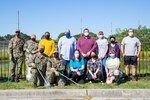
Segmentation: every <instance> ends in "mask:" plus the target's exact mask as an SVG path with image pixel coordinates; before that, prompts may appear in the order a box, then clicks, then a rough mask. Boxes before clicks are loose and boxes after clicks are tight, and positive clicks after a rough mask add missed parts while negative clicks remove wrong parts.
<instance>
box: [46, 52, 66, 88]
mask: <svg viewBox="0 0 150 100" xmlns="http://www.w3.org/2000/svg"><path fill="white" fill-rule="evenodd" d="M53 56H54V58H51V59H50V62H51V66H48V67H47V71H46V76H47V79H48V81H49V83H50V85H54V84H55V83H56V84H58V85H61V86H64V85H65V79H64V77H62V76H61V75H60V74H59V72H60V73H63V70H64V68H65V67H64V64H63V61H62V60H60V59H59V53H58V52H56V51H55V52H54V54H53Z"/></svg>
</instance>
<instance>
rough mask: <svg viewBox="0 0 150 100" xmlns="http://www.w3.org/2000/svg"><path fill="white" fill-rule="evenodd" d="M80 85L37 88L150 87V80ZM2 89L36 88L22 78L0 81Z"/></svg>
mask: <svg viewBox="0 0 150 100" xmlns="http://www.w3.org/2000/svg"><path fill="white" fill-rule="evenodd" d="M82 86H83V87H79V86H77V85H74V84H71V85H66V86H54V87H46V86H43V87H38V88H37V89H150V80H139V81H137V82H132V81H128V82H125V83H121V84H120V85H119V86H116V85H115V84H106V83H104V84H102V83H85V84H83V85H82ZM0 89H1V90H6V89H34V88H33V83H32V82H28V81H26V80H24V79H22V80H21V81H20V82H19V83H15V82H0Z"/></svg>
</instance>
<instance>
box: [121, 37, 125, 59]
mask: <svg viewBox="0 0 150 100" xmlns="http://www.w3.org/2000/svg"><path fill="white" fill-rule="evenodd" d="M124 50H125V39H123V40H122V42H121V53H122V56H123V57H124V56H125V54H124Z"/></svg>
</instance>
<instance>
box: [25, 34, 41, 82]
mask: <svg viewBox="0 0 150 100" xmlns="http://www.w3.org/2000/svg"><path fill="white" fill-rule="evenodd" d="M24 51H25V52H26V53H25V57H26V58H25V64H26V79H27V80H28V81H31V80H32V76H31V73H30V71H31V67H30V66H29V62H30V60H31V57H32V56H33V55H34V54H36V53H37V52H38V42H37V41H36V35H35V34H33V35H31V39H30V40H28V41H26V43H25V44H24Z"/></svg>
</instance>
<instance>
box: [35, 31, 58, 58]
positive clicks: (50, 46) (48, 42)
mask: <svg viewBox="0 0 150 100" xmlns="http://www.w3.org/2000/svg"><path fill="white" fill-rule="evenodd" d="M44 37H45V38H44V39H42V40H40V42H39V45H38V48H39V47H40V45H44V47H45V50H44V54H46V55H47V56H49V57H50V58H51V57H52V56H53V53H54V51H55V42H54V40H52V39H51V38H50V33H49V32H45V35H44Z"/></svg>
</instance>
